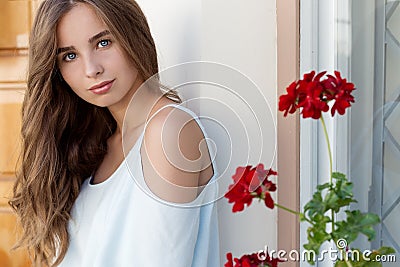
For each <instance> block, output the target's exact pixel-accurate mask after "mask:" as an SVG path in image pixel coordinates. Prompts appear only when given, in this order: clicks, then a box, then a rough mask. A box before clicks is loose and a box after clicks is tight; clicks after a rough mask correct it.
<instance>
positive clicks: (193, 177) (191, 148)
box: [141, 106, 210, 203]
mask: <svg viewBox="0 0 400 267" xmlns="http://www.w3.org/2000/svg"><path fill="white" fill-rule="evenodd" d="M141 153H142V160H143V171H144V176H145V181H146V183H147V185H148V186H149V188H150V190H151V191H152V192H153V193H154V194H156V195H157V196H158V197H160V198H162V199H164V200H167V201H171V202H180V203H184V202H190V201H192V200H194V199H195V198H196V197H197V195H198V191H199V184H200V182H199V181H200V174H201V172H202V170H203V169H204V166H207V163H209V161H210V159H209V153H208V148H207V145H206V142H205V140H204V134H203V132H202V130H201V128H200V127H199V125H198V123H197V121H196V119H195V118H193V117H192V116H191V115H190V114H188V113H187V112H186V111H183V110H181V109H179V108H176V107H173V106H168V107H163V108H162V109H160V110H159V111H158V112H157V113H156V114H155V115H154V116H153V117H152V119H151V120H150V121H149V122H148V124H147V127H146V131H145V135H144V145H143V146H142V151H141Z"/></svg>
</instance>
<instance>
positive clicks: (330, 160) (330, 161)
mask: <svg viewBox="0 0 400 267" xmlns="http://www.w3.org/2000/svg"><path fill="white" fill-rule="evenodd" d="M320 120H321V123H322V128H323V129H324V134H325V140H326V144H327V146H328V155H329V184H330V185H331V187H332V186H333V178H332V162H333V161H332V151H331V143H330V142H329V135H328V131H327V130H326V124H325V120H324V116H322V115H321V118H320ZM331 219H332V232H333V231H334V230H335V212H334V211H333V210H331Z"/></svg>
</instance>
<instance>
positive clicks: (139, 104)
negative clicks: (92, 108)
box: [108, 78, 162, 135]
mask: <svg viewBox="0 0 400 267" xmlns="http://www.w3.org/2000/svg"><path fill="white" fill-rule="evenodd" d="M139 88H140V90H138V89H139ZM161 96H162V93H161V92H155V91H154V90H151V89H150V88H148V87H147V86H146V85H145V84H143V80H142V79H139V78H138V79H136V81H135V83H134V85H133V86H132V89H131V90H129V92H128V93H127V95H125V96H124V98H123V100H121V101H120V102H119V103H117V104H115V105H113V106H109V107H108V109H109V110H110V112H111V114H112V116H113V117H114V119H115V121H116V122H117V129H116V132H115V134H117V135H120V134H122V129H123V127H125V129H124V131H130V130H134V129H136V128H138V127H139V126H141V125H143V124H144V123H145V122H146V120H147V119H148V118H149V114H150V112H151V110H152V108H153V107H154V105H155V104H156V103H157V102H158V100H160V98H161ZM124 122H125V125H124Z"/></svg>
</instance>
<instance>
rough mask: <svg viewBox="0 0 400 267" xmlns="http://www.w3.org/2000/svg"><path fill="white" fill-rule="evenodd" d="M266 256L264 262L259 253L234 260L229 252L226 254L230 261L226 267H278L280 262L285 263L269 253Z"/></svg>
mask: <svg viewBox="0 0 400 267" xmlns="http://www.w3.org/2000/svg"><path fill="white" fill-rule="evenodd" d="M265 256H266V258H265V259H264V260H262V259H261V257H260V255H259V254H258V253H253V254H245V255H243V256H242V257H240V258H234V259H232V253H230V252H229V253H227V254H226V258H227V260H228V261H227V262H226V263H225V265H224V267H260V266H265V265H267V266H270V267H277V266H278V262H283V260H280V259H278V258H273V257H271V256H270V255H269V254H268V253H267V255H265Z"/></svg>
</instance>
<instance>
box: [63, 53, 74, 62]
mask: <svg viewBox="0 0 400 267" xmlns="http://www.w3.org/2000/svg"><path fill="white" fill-rule="evenodd" d="M75 58H76V54H75V53H67V54H65V55H64V57H63V59H64V60H65V61H72V60H74V59H75Z"/></svg>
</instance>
